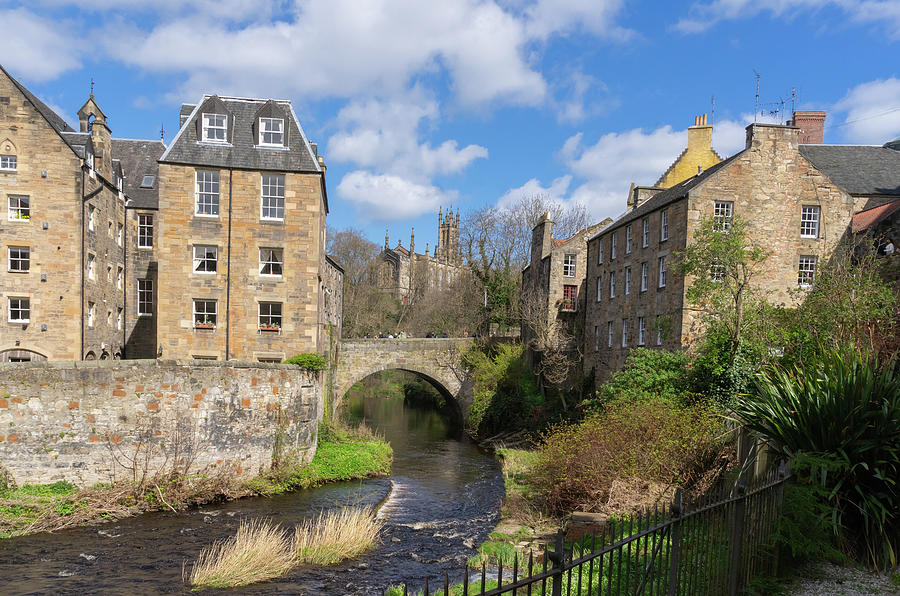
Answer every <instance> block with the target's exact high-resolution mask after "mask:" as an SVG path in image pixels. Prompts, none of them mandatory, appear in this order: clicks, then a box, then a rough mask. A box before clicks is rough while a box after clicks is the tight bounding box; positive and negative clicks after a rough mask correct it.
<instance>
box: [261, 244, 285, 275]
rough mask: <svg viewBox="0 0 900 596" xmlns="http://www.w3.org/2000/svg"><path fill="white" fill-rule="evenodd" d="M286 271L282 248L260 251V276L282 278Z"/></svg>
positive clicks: (262, 249)
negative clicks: (282, 273) (284, 270)
mask: <svg viewBox="0 0 900 596" xmlns="http://www.w3.org/2000/svg"><path fill="white" fill-rule="evenodd" d="M283 269H284V252H283V251H282V249H280V248H261V249H259V274H260V275H274V276H278V277H280V276H281V272H282V270H283Z"/></svg>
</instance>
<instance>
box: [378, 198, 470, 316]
mask: <svg viewBox="0 0 900 596" xmlns="http://www.w3.org/2000/svg"><path fill="white" fill-rule="evenodd" d="M428 252H429V247H428V244H426V245H425V254H418V253H417V252H416V235H415V230H412V232H411V233H410V237H409V249H406V248H405V247H404V246H403V244H402V243H401V242H398V243H397V246H396V247H394V248H391V247H390V240H389V238H388V235H387V232H385V234H384V249H383V250H382V251H381V254H380V255H379V256H378V287H379V288H380V289H382V290H384V291H386V292H388V293H390V294H391V295H392V296H394V298H396V299H398V300H400V301H401V302H403V303H404V304H405V303H406V302H407V301H410V300H412V299H413V297H414V296H416V295H421V294H422V293H423V292H424V291H426V290H427V289H432V288H437V289H443V288H445V287H447V286H449V285H450V284H451V283H452V282H453V281H455V280H456V279H458V278H459V277H460V276H461V275H464V274H466V273H467V272H468V267H467V266H466V265H464V264H463V258H462V254H461V252H460V248H459V212H457V213H456V216H455V218H454V215H453V209H450V210H449V211H448V212H447V213H446V215H445V214H444V213H443V210H439V211H438V245H437V247H436V248H435V249H434V255H429V254H428Z"/></svg>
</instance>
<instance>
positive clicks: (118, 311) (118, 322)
mask: <svg viewBox="0 0 900 596" xmlns="http://www.w3.org/2000/svg"><path fill="white" fill-rule="evenodd" d="M123 322H124V319H123V315H122V307H119V308H117V309H116V329H118V330H119V331H121V330H122V326H123Z"/></svg>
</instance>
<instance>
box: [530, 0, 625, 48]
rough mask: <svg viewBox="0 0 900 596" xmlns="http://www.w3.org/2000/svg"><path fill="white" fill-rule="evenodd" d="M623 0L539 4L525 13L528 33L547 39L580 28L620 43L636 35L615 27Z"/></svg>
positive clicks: (540, 1)
mask: <svg viewBox="0 0 900 596" xmlns="http://www.w3.org/2000/svg"><path fill="white" fill-rule="evenodd" d="M622 5H623V2H622V0H538V1H537V2H535V3H534V4H532V5H530V6H528V7H527V8H526V9H525V14H526V15H527V19H528V25H527V29H528V33H529V34H530V35H532V36H534V37H535V38H546V37H548V36H550V35H552V34H554V33H559V32H567V31H569V30H571V29H575V28H581V29H583V30H585V31H588V32H590V33H594V34H596V35H600V36H604V37H609V38H613V39H616V40H619V41H622V40H625V39H628V38H629V37H631V35H633V32H632V31H630V30H628V29H624V28H621V27H618V26H616V25H615V18H616V16H618V13H619V11H620V10H621V8H622Z"/></svg>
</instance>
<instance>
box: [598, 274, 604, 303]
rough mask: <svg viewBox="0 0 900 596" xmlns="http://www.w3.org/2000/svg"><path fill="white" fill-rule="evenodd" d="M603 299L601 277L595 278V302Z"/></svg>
mask: <svg viewBox="0 0 900 596" xmlns="http://www.w3.org/2000/svg"><path fill="white" fill-rule="evenodd" d="M601 298H603V276H602V275H601V276H599V277H597V302H600V299H601Z"/></svg>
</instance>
